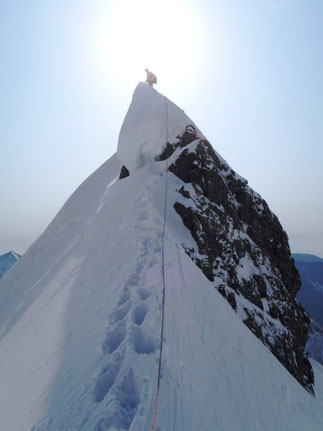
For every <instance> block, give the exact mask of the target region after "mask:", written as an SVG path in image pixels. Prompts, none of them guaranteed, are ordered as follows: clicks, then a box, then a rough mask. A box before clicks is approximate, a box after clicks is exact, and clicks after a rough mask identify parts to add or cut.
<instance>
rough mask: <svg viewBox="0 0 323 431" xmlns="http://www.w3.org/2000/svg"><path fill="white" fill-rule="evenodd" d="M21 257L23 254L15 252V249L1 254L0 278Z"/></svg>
mask: <svg viewBox="0 0 323 431" xmlns="http://www.w3.org/2000/svg"><path fill="white" fill-rule="evenodd" d="M20 258H21V255H20V254H18V253H15V252H14V251H9V252H8V253H5V254H3V255H2V256H0V278H1V277H3V276H4V275H5V273H6V272H8V271H9V269H10V268H11V267H12V265H14V264H15V263H16V262H17V260H19V259H20Z"/></svg>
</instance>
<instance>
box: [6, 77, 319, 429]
mask: <svg viewBox="0 0 323 431" xmlns="http://www.w3.org/2000/svg"><path fill="white" fill-rule="evenodd" d="M166 103H167V111H168V117H166V112H167V111H166ZM167 123H168V133H167V134H166V124H167ZM166 136H167V137H166ZM148 138H149V139H148ZM166 139H167V141H168V142H169V144H168V145H167V146H165V144H166ZM122 165H125V166H126V167H127V168H128V170H129V172H130V176H128V177H126V178H124V179H122V180H120V179H119V173H120V170H121V167H122ZM167 167H168V168H169V172H168V174H166V169H167ZM214 170H215V171H216V173H215V174H214V172H213V173H212V171H214ZM185 175H186V176H185ZM214 175H215V177H214ZM217 176H219V177H221V178H220V179H222V181H224V184H226V185H227V188H225V185H223V184H221V183H220V179H219V178H217ZM166 181H167V190H168V196H167V221H166V232H165V276H166V302H165V328H164V346H163V358H162V378H161V387H160V397H159V407H158V419H157V424H158V427H159V428H160V430H161V431H166V430H167V431H170V430H174V431H175V430H176V431H193V430H194V431H196V430H199V431H210V430H219V431H226V430H228V431H229V430H230V431H231V430H233V429H234V430H244V429H246V430H257V431H258V430H259V429H263V430H265V431H270V430H275V431H277V430H286V431H289V430H290V431H295V430H296V431H297V430H302V431H303V430H304V429H307V430H313V431H316V430H317V431H319V430H321V429H322V423H323V374H322V367H321V366H320V365H319V364H317V363H315V362H313V365H314V371H315V385H314V391H315V394H316V397H314V396H313V395H311V394H310V393H309V392H308V391H306V390H305V389H304V388H303V387H302V386H301V385H300V384H299V382H298V381H297V380H296V379H295V378H294V377H293V376H292V375H291V374H290V372H288V371H287V369H290V371H291V372H294V375H295V377H296V378H298V380H299V381H300V382H301V383H302V384H303V385H304V386H306V387H307V389H311V381H310V377H311V374H310V370H311V368H310V367H309V365H308V364H306V360H304V359H303V352H301V344H302V343H303V341H304V340H303V338H306V334H305V333H304V334H302V335H301V337H300V338H301V341H300V342H299V343H298V344H297V341H296V340H295V339H294V338H295V337H294V334H293V332H292V331H291V328H290V319H293V318H294V319H295V322H296V323H297V324H298V325H299V327H300V328H301V330H302V331H306V328H307V322H306V318H305V321H304V322H305V323H304V322H303V323H302V310H301V309H299V308H298V306H297V304H296V303H295V302H294V299H293V295H294V294H296V293H295V291H296V290H297V273H296V275H295V273H294V271H293V266H292V261H291V260H289V258H288V256H287V255H288V253H287V251H286V250H285V251H283V250H278V251H277V255H275V256H276V260H275V259H274V257H273V256H271V252H272V250H273V249H274V248H275V247H276V246H278V245H277V241H281V243H282V246H281V249H283V248H284V247H285V245H286V243H285V241H287V240H286V238H285V234H284V233H281V234H280V236H278V238H276V237H275V236H273V244H272V245H270V244H271V242H270V243H269V244H267V248H268V250H265V245H263V244H259V243H257V241H255V239H254V238H253V237H252V234H253V232H252V229H251V227H250V223H251V222H250V220H249V219H248V217H249V215H248V214H247V210H246V205H248V206H249V207H253V206H254V205H255V206H254V208H255V209H254V211H256V212H257V213H258V212H259V214H258V216H259V220H258V219H257V215H256V214H254V213H252V217H253V218H254V219H255V220H256V225H257V223H261V221H262V222H263V223H264V224H263V225H262V226H263V230H264V231H265V232H266V233H264V235H267V234H268V235H270V234H271V233H275V232H276V230H275V229H276V224H277V223H278V221H276V219H275V218H274V216H272V215H271V213H270V212H269V209H268V208H267V207H264V208H262V205H264V203H263V201H262V200H261V198H260V197H259V195H256V194H255V193H254V192H252V191H250V189H249V188H248V187H247V185H246V183H245V181H244V180H243V179H241V178H240V177H239V176H237V175H236V174H235V173H234V172H233V171H232V170H231V169H230V168H229V167H228V166H227V164H226V163H225V162H224V161H223V160H222V159H221V158H220V156H218V155H217V154H216V153H215V152H214V151H213V149H212V148H211V147H210V146H209V144H208V143H207V142H206V140H205V138H204V137H203V135H202V134H201V133H200V132H199V131H198V129H197V128H196V126H195V125H194V124H193V123H192V121H191V120H190V119H189V118H188V117H187V116H186V115H185V114H184V113H183V111H181V110H180V109H179V108H178V107H176V105H174V104H173V103H171V102H170V101H169V100H166V99H165V98H164V97H163V96H161V95H160V94H159V93H158V92H157V91H156V90H155V89H153V88H151V87H150V86H148V85H144V84H139V85H138V87H137V89H136V91H135V93H134V97H133V102H132V104H131V106H130V108H129V111H128V114H127V116H126V119H125V122H124V124H123V126H122V130H121V132H120V140H119V145H118V152H117V154H115V155H114V156H112V157H111V158H110V159H109V160H108V161H107V162H106V163H105V164H104V165H102V166H101V167H100V168H99V169H98V170H97V171H96V172H94V173H93V174H92V175H91V176H90V177H89V178H88V179H87V180H86V181H85V182H84V183H83V184H82V185H81V186H80V187H79V188H78V189H77V190H76V192H75V193H74V194H73V195H72V196H71V197H70V198H69V200H68V201H67V202H66V204H65V205H64V206H63V208H62V209H61V211H60V212H59V213H58V215H57V216H56V217H55V219H54V220H53V221H52V223H51V224H50V225H49V226H48V228H47V229H46V231H45V232H44V233H43V234H42V235H41V237H40V238H39V239H38V240H37V241H36V242H35V243H34V244H33V245H32V246H31V247H30V249H29V250H28V251H27V252H26V253H25V255H24V256H23V257H22V258H21V259H20V260H19V262H17V264H16V265H15V267H14V268H13V269H12V270H11V271H10V272H9V273H8V274H7V275H6V277H5V278H4V279H2V280H1V281H0V325H1V326H0V328H1V329H0V348H1V354H0V375H1V376H0V380H1V382H2V389H1V392H0V397H1V398H0V409H1V411H0V429H1V430H3V431H18V430H19V431H31V430H32V431H45V430H46V431H58V430H59V431H65V430H66V431H67V430H68V431H74V430H75V431H76V430H78V431H81V430H82V431H104V430H111V431H112V430H119V431H124V430H129V431H139V430H140V431H150V430H151V423H152V415H153V404H154V397H155V390H156V378H157V367H158V356H159V335H160V317H161V300H162V275H161V247H162V241H161V239H162V226H163V215H164V205H165V186H166ZM212 181H215V183H214V184H213V183H212ZM212 184H213V186H212ZM212 187H213V188H212ZM218 194H219V196H218ZM248 196H250V197H248ZM220 198H222V201H221V202H219V201H218V200H217V199H220ZM176 204H177V205H176ZM262 211H264V216H263V217H262V216H261V214H262ZM270 218H271V221H272V223H273V224H274V226H275V229H274V228H273V232H271V231H270V229H269V227H268V225H267V223H269V221H268V220H269V219H270ZM239 220H240V221H239ZM256 227H257V226H256ZM256 227H254V228H255V229H256ZM277 229H278V228H277ZM267 230H268V232H267ZM215 231H216V233H215ZM282 232H283V231H282ZM214 235H215V236H214ZM216 235H218V237H217V236H216ZM265 240H266V236H264V237H261V241H265ZM214 241H215V244H214ZM232 241H233V244H234V247H232V248H230V243H232ZM239 244H240V245H239ZM262 245H263V247H262ZM287 245H288V243H287ZM278 248H279V247H278ZM230 254H231V255H230ZM260 280H263V281H260ZM289 283H290V284H289ZM259 286H260V288H262V293H260V292H259V289H258V287H259ZM261 295H262V296H261ZM288 295H289V296H288ZM257 298H258V299H257ZM288 298H289V299H290V300H291V302H292V304H291V305H290V306H288V305H287V304H286V302H287V299H288ZM261 304H262V306H261ZM271 307H272V308H271ZM275 307H276V308H277V309H276V308H275ZM293 307H294V308H293ZM233 308H234V309H235V310H236V311H237V313H235V312H234V310H233ZM271 309H275V310H276V312H277V313H278V315H276V316H275V317H273V316H272V315H271ZM292 309H295V311H294V316H293V315H292V311H291V310H292ZM277 310H278V311H277ZM284 310H286V313H287V316H288V317H287V318H286V320H284V317H283V311H284ZM242 320H245V321H246V322H245V323H246V324H247V325H248V326H249V328H250V329H251V331H253V332H255V333H256V335H257V336H258V337H259V338H260V339H261V340H262V341H260V340H259V339H258V338H257V337H256V336H255V335H254V334H253V333H252V332H251V331H250V330H249V329H248V328H247V326H246V325H245V324H244V323H243V322H242ZM256 325H258V326H256ZM257 328H259V329H257ZM264 343H265V344H266V345H267V347H266V346H265V345H264ZM275 343H276V344H277V343H278V345H279V346H281V348H282V349H285V350H286V358H285V359H286V364H284V365H285V366H283V365H282V363H284V360H285V359H284V358H283V359H282V358H279V360H280V361H281V362H279V361H278V360H277V359H276V357H275V356H274V355H273V354H272V353H271V351H273V353H274V354H276V356H277V357H279V355H278V353H277V352H275V351H274V349H273V348H272V346H274V345H276V344H275ZM279 343H281V344H279ZM270 350H271V351H270ZM278 350H279V349H278ZM293 359H294V368H293V366H292V365H291V364H290V362H292V360H293ZM289 361H290V362H289ZM303 361H304V362H303ZM304 364H305V365H304ZM285 367H286V368H285ZM288 367H289V368H288ZM306 378H308V379H309V380H306Z"/></svg>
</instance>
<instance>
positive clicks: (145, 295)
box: [138, 288, 151, 301]
mask: <svg viewBox="0 0 323 431" xmlns="http://www.w3.org/2000/svg"><path fill="white" fill-rule="evenodd" d="M138 294H139V296H140V299H142V300H143V301H144V300H145V299H147V298H149V296H150V295H151V291H150V290H149V289H144V288H141V289H138Z"/></svg>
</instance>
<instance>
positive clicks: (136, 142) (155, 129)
mask: <svg viewBox="0 0 323 431" xmlns="http://www.w3.org/2000/svg"><path fill="white" fill-rule="evenodd" d="M188 124H193V125H194V123H193V121H192V120H191V119H190V118H189V117H188V116H187V115H186V114H185V112H184V111H183V110H182V109H181V108H179V107H178V106H177V105H175V103H173V102H172V101H171V100H169V99H168V98H167V97H166V96H163V95H162V94H160V93H159V92H158V91H157V90H156V89H155V88H153V87H151V86H150V85H148V84H144V83H143V82H140V83H139V84H138V85H137V87H136V89H135V91H134V93H133V97H132V101H131V104H130V107H129V109H128V112H127V114H126V117H125V119H124V122H123V124H122V127H121V130H120V134H119V141H118V149H117V154H118V157H119V159H120V160H121V162H122V163H123V164H124V165H125V166H126V167H127V169H128V170H129V172H130V174H131V173H133V172H135V171H137V170H138V169H140V168H141V167H142V166H144V165H145V164H146V163H150V162H153V161H154V160H155V158H156V156H158V155H159V154H160V153H161V152H162V151H163V148H164V146H165V145H166V143H167V141H169V142H174V141H175V140H176V138H177V136H178V135H179V134H181V133H182V131H183V130H184V129H185V127H186V126H187V125H188ZM194 126H195V125H194ZM195 128H196V126H195ZM196 129H197V128H196ZM197 130H198V129H197ZM198 136H199V137H201V138H203V137H204V136H203V134H202V133H201V132H200V131H198Z"/></svg>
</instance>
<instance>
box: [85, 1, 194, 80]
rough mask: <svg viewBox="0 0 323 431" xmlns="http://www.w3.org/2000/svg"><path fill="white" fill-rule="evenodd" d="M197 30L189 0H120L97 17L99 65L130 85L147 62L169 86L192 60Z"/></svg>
mask: <svg viewBox="0 0 323 431" xmlns="http://www.w3.org/2000/svg"><path fill="white" fill-rule="evenodd" d="M198 33H199V32H198V24H197V23H196V19H195V17H194V13H193V11H192V10H190V9H189V7H188V3H187V2H186V3H184V2H183V1H180V0H164V1H159V2H157V1H152V0H150V1H147V0H136V1H133V0H118V1H115V2H114V3H113V4H112V6H110V7H109V9H108V10H107V11H106V12H105V14H103V15H102V16H101V17H100V19H99V20H98V26H97V33H96V35H95V41H94V42H93V46H94V47H95V49H94V50H95V63H96V64H95V67H96V68H98V72H99V75H101V76H102V77H106V78H108V79H113V81H115V82H118V83H121V82H122V83H123V85H127V86H128V87H132V88H133V86H134V85H135V84H136V83H137V82H138V81H140V80H144V79H145V73H144V69H145V68H146V67H148V68H149V69H151V70H152V71H154V72H155V73H156V74H157V75H158V78H159V81H158V82H159V84H160V83H161V82H163V84H164V85H166V86H167V87H168V88H170V87H172V86H174V85H178V82H179V78H180V80H181V82H183V81H185V78H186V75H187V73H188V71H190V69H191V68H192V67H193V66H194V64H195V56H196V52H197V46H198V42H199V41H198ZM175 78H177V79H175ZM159 88H161V87H159Z"/></svg>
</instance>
